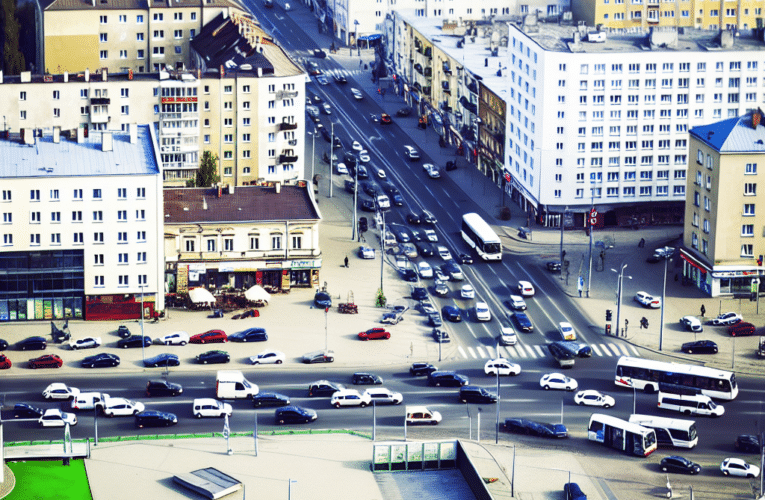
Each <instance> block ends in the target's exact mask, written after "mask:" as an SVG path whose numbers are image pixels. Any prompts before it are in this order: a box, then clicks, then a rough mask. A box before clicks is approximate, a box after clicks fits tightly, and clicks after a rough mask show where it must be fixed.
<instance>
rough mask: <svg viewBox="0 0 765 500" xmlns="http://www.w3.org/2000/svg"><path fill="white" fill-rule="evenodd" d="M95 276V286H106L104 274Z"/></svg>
mask: <svg viewBox="0 0 765 500" xmlns="http://www.w3.org/2000/svg"><path fill="white" fill-rule="evenodd" d="M94 278H95V283H94V286H96V287H98V288H103V286H104V277H103V276H94Z"/></svg>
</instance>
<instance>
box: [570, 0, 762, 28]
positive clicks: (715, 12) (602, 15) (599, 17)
mask: <svg viewBox="0 0 765 500" xmlns="http://www.w3.org/2000/svg"><path fill="white" fill-rule="evenodd" d="M762 7H763V5H762V4H761V3H759V2H753V1H750V0H733V1H731V0H716V1H711V2H710V1H708V0H661V1H660V0H627V1H625V0H614V1H613V2H611V1H609V0H577V1H575V2H573V3H572V4H571V9H572V12H573V14H574V19H575V20H576V21H584V22H586V23H587V25H588V26H592V27H595V26H601V27H602V28H603V29H606V30H631V31H648V30H649V29H651V28H654V27H673V28H691V29H703V30H735V31H738V30H744V31H749V30H753V29H755V28H758V22H760V23H761V22H762V21H761V20H762ZM758 20H759V21H758Z"/></svg>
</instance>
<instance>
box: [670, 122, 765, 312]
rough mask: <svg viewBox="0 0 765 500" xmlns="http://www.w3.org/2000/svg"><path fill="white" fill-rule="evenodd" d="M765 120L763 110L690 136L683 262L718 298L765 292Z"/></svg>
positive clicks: (697, 281) (701, 128) (688, 273)
mask: <svg viewBox="0 0 765 500" xmlns="http://www.w3.org/2000/svg"><path fill="white" fill-rule="evenodd" d="M764 118H765V114H763V111H762V109H761V108H757V109H755V110H754V111H750V112H748V113H746V114H745V115H743V116H738V117H735V118H729V119H727V120H722V121H719V122H716V123H712V124H709V125H700V126H698V127H694V128H692V129H691V131H690V151H691V154H690V155H689V156H690V158H689V161H688V196H687V198H686V202H685V227H684V229H685V230H684V232H683V245H684V248H682V249H681V252H680V257H681V258H682V259H683V276H684V278H685V279H686V280H689V281H690V282H692V283H693V284H694V285H695V286H696V287H697V288H699V289H700V290H702V291H703V292H705V293H707V294H709V295H711V296H712V297H717V296H725V295H728V296H731V295H733V296H735V295H739V296H741V295H745V296H749V295H750V293H752V292H755V291H758V290H759V287H760V280H761V276H762V275H763V270H764V269H765V268H763V265H762V259H763V255H765V238H764V237H763V234H762V233H761V231H762V228H763V227H765V208H764V205H765V203H759V199H760V198H762V197H763V193H762V189H760V193H759V194H758V192H757V178H758V176H759V172H758V170H757V165H758V164H760V165H765V125H764V124H763V119H764ZM758 207H759V208H758Z"/></svg>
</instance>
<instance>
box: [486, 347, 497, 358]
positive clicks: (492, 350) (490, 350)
mask: <svg viewBox="0 0 765 500" xmlns="http://www.w3.org/2000/svg"><path fill="white" fill-rule="evenodd" d="M486 353H487V354H488V355H489V357H490V358H491V359H496V358H498V357H500V354H499V347H497V355H496V356H495V355H494V348H493V347H492V346H489V345H487V346H486Z"/></svg>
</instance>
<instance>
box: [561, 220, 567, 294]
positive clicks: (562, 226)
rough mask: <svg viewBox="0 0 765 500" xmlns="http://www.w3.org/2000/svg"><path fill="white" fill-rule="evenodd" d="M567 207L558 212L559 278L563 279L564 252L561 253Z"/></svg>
mask: <svg viewBox="0 0 765 500" xmlns="http://www.w3.org/2000/svg"><path fill="white" fill-rule="evenodd" d="M567 212H568V207H566V209H565V210H564V211H563V212H562V213H561V214H560V279H561V281H563V257H565V256H566V254H564V253H563V228H564V227H565V220H566V213H567Z"/></svg>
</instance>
